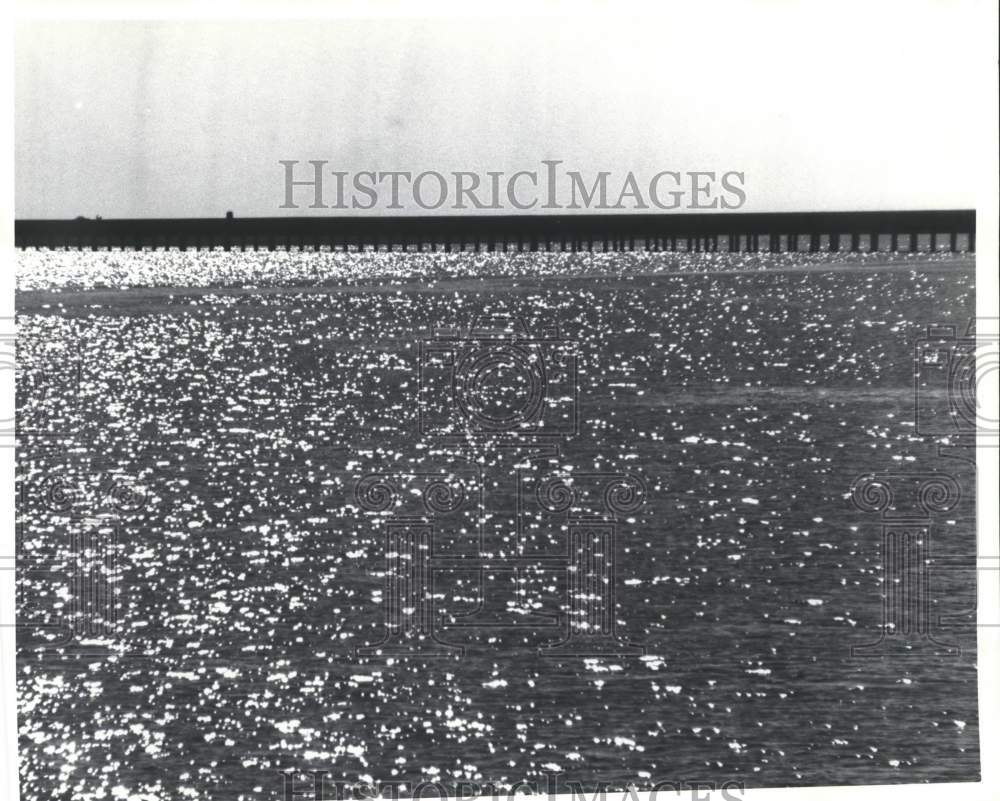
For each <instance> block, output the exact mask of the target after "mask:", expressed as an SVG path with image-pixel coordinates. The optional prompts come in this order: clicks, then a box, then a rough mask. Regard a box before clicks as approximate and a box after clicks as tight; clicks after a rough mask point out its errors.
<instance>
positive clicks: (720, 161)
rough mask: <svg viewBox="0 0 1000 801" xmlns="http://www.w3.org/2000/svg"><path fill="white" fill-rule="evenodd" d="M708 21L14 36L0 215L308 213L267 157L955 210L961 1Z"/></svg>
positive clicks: (773, 202) (972, 65) (972, 182)
mask: <svg viewBox="0 0 1000 801" xmlns="http://www.w3.org/2000/svg"><path fill="white" fill-rule="evenodd" d="M710 5H711V4H703V6H704V7H698V6H692V7H689V8H686V10H685V11H684V12H683V14H674V15H671V16H660V17H638V16H607V15H602V16H598V17H595V16H592V15H578V16H574V17H570V16H564V17H558V16H556V17H545V18H525V17H522V18H504V17H493V18H464V19H463V18H459V19H454V18H452V19H444V18H426V19H414V18H411V19H368V20H365V19H354V18H344V19H325V20H307V21H299V22H289V21H274V20H258V21H243V22H233V21H209V20H202V21H188V22H172V21H132V22H122V21H89V22H88V21H77V22H54V21H47V20H34V21H26V22H22V23H21V24H19V26H18V28H17V30H16V40H15V206H16V216H17V217H18V218H36V219H37V218H65V217H74V216H76V215H78V214H82V215H86V216H95V215H102V216H103V217H105V218H112V217H202V216H204V217H216V216H221V215H223V214H225V212H226V211H227V210H232V211H234V212H235V213H236V215H237V216H246V217H248V216H279V215H284V214H292V215H299V214H304V213H311V214H324V213H330V212H328V211H322V210H313V211H310V210H308V209H299V210H294V211H291V210H284V209H281V208H280V206H281V204H282V203H283V200H284V183H283V182H284V168H283V167H282V166H281V165H280V164H279V161H280V160H283V159H284V160H289V159H293V160H300V161H302V162H305V161H307V160H309V159H322V160H326V161H328V162H329V166H330V169H338V170H342V171H345V172H348V173H353V172H358V171H361V170H377V171H389V170H406V171H412V172H413V173H417V172H420V171H423V170H436V171H439V172H448V171H453V170H469V171H477V172H479V173H485V172H486V171H488V170H493V171H504V172H506V173H508V174H509V173H511V172H514V171H516V170H519V169H538V168H539V165H540V162H541V161H542V160H543V159H558V160H561V161H562V162H563V164H564V166H565V167H566V168H570V169H577V170H580V171H581V172H584V173H588V172H589V173H595V172H597V171H600V170H605V171H609V172H611V173H612V174H613V175H615V176H620V175H624V174H625V173H627V172H628V171H633V172H634V173H636V174H637V175H645V176H649V175H652V174H654V173H656V172H659V171H661V170H676V171H682V172H683V171H691V170H696V171H714V172H717V173H722V172H726V171H740V172H742V173H743V174H744V176H745V177H744V185H745V189H746V195H747V198H746V203H745V205H744V206H743V207H742V210H743V211H784V210H840V209H906V208H969V207H973V206H974V205H975V201H976V198H975V195H974V192H975V189H976V169H977V156H978V155H979V154H981V153H983V152H984V151H983V144H984V143H983V141H982V139H981V136H982V133H981V130H982V128H981V126H980V125H978V124H977V117H976V112H975V107H976V103H977V91H978V90H979V87H980V84H979V83H978V82H977V81H976V80H974V77H975V76H976V74H977V70H979V71H982V69H983V67H984V64H983V63H982V58H981V57H982V53H980V52H978V51H977V49H976V48H974V47H970V46H969V32H970V26H974V25H975V24H977V15H978V14H979V11H978V10H977V8H976V6H975V5H972V4H970V5H966V4H958V5H948V4H945V3H935V2H920V1H919V0H917V1H916V2H911V3H910V4H909V5H907V6H906V7H905V8H906V9H908V10H907V11H906V12H905V13H900V9H901V8H903V7H902V6H900V5H896V4H888V5H885V6H876V4H872V5H873V6H876V7H874V8H871V9H870V10H866V11H865V12H864V14H861V13H854V14H838V13H837V8H838V6H837V5H836V4H829V5H826V6H824V7H821V8H819V9H818V10H817V7H816V6H815V5H811V6H810V5H808V4H805V3H802V4H794V3H782V2H761V3H758V4H747V3H743V4H739V3H736V4H727V5H723V6H712V7H711V8H708V6H710ZM855 8H857V7H855ZM986 66H987V67H989V65H986ZM991 68H992V69H994V70H995V64H994V65H992V67H991ZM414 211H420V210H419V209H416V208H414V207H413V206H412V204H410V203H407V204H406V206H405V207H404V208H403V209H401V210H400V211H398V212H397V213H413V212H414ZM445 211H447V209H445ZM452 213H453V212H452Z"/></svg>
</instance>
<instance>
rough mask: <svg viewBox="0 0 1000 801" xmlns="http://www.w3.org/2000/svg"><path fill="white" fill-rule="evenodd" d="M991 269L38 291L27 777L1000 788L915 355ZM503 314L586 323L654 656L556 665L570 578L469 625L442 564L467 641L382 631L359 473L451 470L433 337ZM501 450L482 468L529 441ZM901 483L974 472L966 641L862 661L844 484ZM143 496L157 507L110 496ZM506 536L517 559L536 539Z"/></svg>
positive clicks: (942, 551)
mask: <svg viewBox="0 0 1000 801" xmlns="http://www.w3.org/2000/svg"><path fill="white" fill-rule="evenodd" d="M116 258H119V259H120V258H122V255H121V254H118V255H117V256H116ZM132 258H135V259H138V260H140V261H141V260H146V261H148V260H150V259H153V260H155V259H156V258H157V256H156V254H140V255H138V256H133V257H132ZM247 258H249V256H248V257H247ZM396 258H399V259H405V258H406V257H405V256H402V255H398V256H397V257H396ZM141 266H142V269H146V270H152V271H154V272H155V270H156V269H157V267H156V265H155V264H154V265H149V264H146V263H143V264H142V265H141ZM403 272H405V268H403ZM973 278H974V269H973V265H972V262H971V260H969V261H966V262H964V263H948V264H940V265H935V264H931V263H929V262H926V263H919V264H909V265H896V266H893V267H883V268H879V269H873V268H868V267H859V268H855V269H814V270H808V271H807V270H797V271H796V270H791V271H772V270H764V271H755V272H721V273H720V272H714V273H713V272H710V273H692V274H686V275H676V274H663V275H626V276H615V275H589V276H587V277H582V278H574V277H572V276H566V275H563V276H560V277H537V276H532V275H530V273H529V272H525V273H524V274H520V275H518V276H516V277H502V278H490V279H476V280H468V279H464V280H463V279H449V278H447V277H445V278H443V279H442V280H439V281H437V282H436V283H434V284H433V285H423V286H422V285H420V284H417V283H394V284H381V285H376V284H374V283H373V284H368V285H357V284H354V285H351V286H336V285H327V286H324V287H313V288H301V287H300V288H283V289H282V288H274V289H272V290H270V291H266V292H265V291H247V290H243V289H239V288H229V289H227V288H210V289H200V290H196V289H191V288H189V289H185V288H178V287H174V288H170V289H160V290H144V289H133V290H129V291H120V290H107V291H101V290H94V291H90V292H81V291H62V292H59V293H51V292H22V293H21V294H19V296H18V343H17V347H18V364H19V373H18V392H19V395H18V400H19V415H20V417H19V426H20V435H21V443H20V450H19V451H18V469H19V475H20V477H21V492H22V494H21V499H22V503H21V506H20V508H19V523H20V532H19V533H20V535H21V541H20V544H21V548H22V551H21V557H22V563H21V564H22V568H21V573H20V575H19V582H18V583H19V603H20V609H21V620H22V622H23V624H24V626H25V628H24V631H23V632H22V636H21V640H20V641H21V645H20V651H19V672H18V688H19V703H20V709H21V717H20V735H21V749H22V750H21V753H22V756H21V759H22V763H21V770H22V793H23V795H24V797H25V798H28V799H32V798H43V797H44V798H50V797H65V794H66V793H67V792H70V791H72V793H73V795H72V797H74V798H80V799H88V798H95V799H96V798H103V797H106V796H107V795H109V794H110V793H112V791H113V789H114V788H116V787H119V788H126V789H127V790H128V791H131V792H133V793H136V794H138V793H140V792H145V793H146V796H144V797H149V798H164V799H165V798H179V797H191V798H247V799H249V798H279V797H280V795H281V788H282V784H281V778H280V776H279V775H278V773H277V771H278V770H279V769H293V770H307V769H326V770H328V771H329V772H330V777H331V779H333V780H335V779H344V780H346V781H351V782H356V781H371V780H375V781H380V780H399V781H407V782H411V783H413V782H419V781H421V780H436V781H440V782H444V783H446V784H450V783H454V782H456V781H459V780H472V781H477V782H479V783H496V784H502V783H508V784H509V783H512V782H515V781H518V780H525V779H527V780H540V779H541V778H542V777H543V776H544V775H545V774H546V773H551V772H553V771H561V772H563V773H564V774H565V777H566V778H569V779H570V780H575V781H579V782H582V783H584V784H585V785H588V784H593V783H595V782H598V781H604V782H608V783H611V784H614V785H616V786H623V785H624V784H625V783H627V782H629V781H632V782H635V783H637V784H642V783H644V782H645V783H647V784H648V783H651V782H655V781H674V782H683V781H688V782H694V781H715V782H716V783H717V784H719V783H721V782H723V781H726V780H735V781H741V782H744V783H745V784H746V785H747V786H759V785H764V786H782V785H796V784H800V785H815V784H844V783H852V784H853V783H886V782H912V781H945V780H948V781H956V780H973V779H975V778H976V777H977V776H978V773H979V751H978V725H977V713H976V669H975V636H974V627H973V625H972V624H974V616H973V613H971V612H969V611H968V610H970V609H972V608H973V607H974V603H975V583H974V554H975V525H974V522H975V521H974V505H975V504H974V501H975V498H974V487H975V484H974V476H973V473H972V471H971V469H970V467H969V465H967V464H965V463H963V462H961V461H959V460H955V459H948V458H945V457H943V456H941V455H939V454H938V450H937V444H938V443H936V442H934V441H932V440H929V439H927V438H925V437H921V436H918V434H917V432H916V431H915V428H914V426H913V404H914V395H913V347H914V343H915V342H916V340H917V339H918V338H919V337H920V336H921V335H922V333H923V331H924V329H925V328H926V326H927V325H928V324H932V323H950V324H953V325H956V326H958V327H959V330H964V329H965V325H966V323H967V321H968V319H969V317H970V316H971V315H973V314H974V307H975V303H974V287H973ZM237 283H238V282H237ZM50 288H51V287H50ZM484 315H489V316H493V317H496V316H500V317H506V318H520V319H523V320H524V321H525V322H526V323H527V324H528V325H529V326H531V327H532V328H533V329H534V330H538V329H540V328H541V327H544V326H546V325H554V324H557V325H558V327H559V329H560V334H561V336H562V337H563V338H564V339H565V340H567V341H570V342H572V343H575V345H574V347H575V349H576V352H577V354H578V359H579V377H578V386H579V400H578V404H577V408H578V417H579V429H580V431H579V433H578V434H577V435H576V436H574V437H570V438H568V439H565V440H564V441H561V442H562V445H561V452H560V454H559V459H558V460H557V461H558V462H562V464H561V465H558V468H559V469H561V470H564V471H567V472H577V473H580V472H587V471H591V472H601V471H611V472H618V471H626V472H630V473H635V474H637V475H640V476H641V477H642V479H643V481H644V483H645V486H646V490H647V496H646V503H645V504H644V505H643V506H642V507H641V508H639V509H638V511H636V512H635V513H634V514H633V515H632V516H631V517H629V518H628V520H626V521H622V524H621V530H620V536H619V537H618V540H617V545H616V560H617V565H616V570H617V574H616V578H615V584H616V593H617V605H616V608H615V615H614V617H615V619H616V620H617V630H618V635H619V638H620V639H621V640H622V641H628V642H631V643H633V644H637V645H640V646H642V647H643V648H644V649H645V655H644V656H639V655H635V654H634V655H628V654H624V653H618V654H615V653H612V654H607V655H604V656H600V657H584V656H572V655H569V656H562V657H559V656H544V655H542V653H541V652H540V651H539V650H538V649H539V646H544V645H546V644H551V643H553V642H556V641H558V640H560V638H561V637H562V630H561V629H560V627H559V626H552V625H543V623H545V622H546V620H548V621H549V622H551V620H552V619H554V618H552V617H551V616H555V615H557V614H558V613H559V612H560V610H563V611H564V609H563V606H564V600H563V599H564V598H565V597H566V591H567V589H566V576H565V574H564V572H563V571H561V570H559V569H546V568H544V567H539V568H538V569H537V570H532V569H529V570H526V571H524V572H523V573H522V574H521V575H519V576H515V574H513V573H510V572H504V571H503V570H501V569H496V570H487V571H486V572H487V575H486V576H485V577H484V587H485V589H484V590H483V592H484V593H485V594H486V595H488V596H491V597H496V598H499V599H501V600H500V601H498V602H497V603H498V604H499V607H498V609H499V613H500V614H499V617H498V619H499V620H501V621H503V620H507V621H508V622H509V621H510V619H511V614H507V615H506V617H505V616H504V613H511V612H519V613H521V614H525V615H526V617H524V618H522V619H521V625H520V626H517V627H509V626H508V627H504V626H498V627H494V626H473V627H461V626H457V625H455V624H456V622H457V621H460V620H462V619H463V618H462V616H463V615H466V614H469V613H471V612H474V611H475V610H476V609H477V605H478V603H479V600H480V597H479V589H478V572H477V571H475V570H471V569H469V568H465V567H462V566H461V565H459V566H457V567H456V566H451V567H449V568H448V569H442V570H441V571H440V572H439V575H438V576H437V583H436V584H435V597H436V608H435V611H434V621H435V627H436V629H437V633H438V637H439V639H440V640H441V641H442V642H444V643H447V644H449V645H451V646H462V647H463V648H464V652H462V653H461V655H460V656H459V655H457V653H458V652H457V651H453V652H452V653H451V655H446V656H444V657H436V658H428V657H423V656H406V657H396V658H387V657H386V656H384V655H383V656H359V655H358V649H359V648H363V647H364V646H366V645H371V644H374V643H377V642H379V641H380V640H381V638H382V636H383V625H382V621H383V613H384V609H383V605H384V602H385V598H384V586H383V585H384V581H383V575H384V570H385V566H384V565H385V562H384V560H385V553H384V552H385V543H384V539H383V537H384V534H383V530H382V529H380V528H379V519H378V516H377V515H371V514H369V513H366V512H365V510H364V509H363V508H361V506H360V505H359V503H358V501H357V498H356V497H355V494H354V487H355V482H356V481H357V478H358V477H359V476H360V475H363V474H365V473H366V472H371V471H380V472H391V473H396V474H412V473H420V472H421V471H432V470H440V469H441V465H442V464H446V465H447V467H446V469H447V470H455V469H457V468H455V467H454V463H453V461H452V462H449V461H448V456H447V454H446V453H445V450H446V448H444V447H443V446H441V445H440V443H437V442H435V441H431V440H429V439H428V438H427V437H426V436H421V434H420V431H419V425H418V424H419V420H418V402H417V401H418V397H417V391H418V370H419V365H420V358H421V357H420V352H421V351H420V343H421V342H422V341H423V340H426V339H427V338H428V336H429V335H430V332H432V330H433V329H435V328H439V327H442V326H453V327H459V328H462V327H467V326H469V325H470V324H471V323H472V322H473V321H474V320H475V319H477V318H481V317H483V316H484ZM474 451H475V457H476V458H480V459H481V463H480V464H479V467H480V469H481V470H482V471H483V472H484V474H485V475H487V476H491V475H501V474H502V473H503V471H504V470H506V469H507V468H508V467H510V464H511V463H510V462H505V461H504V459H506V458H515V460H516V457H510V455H509V454H508V455H507V456H504V452H503V451H502V450H498V449H496V448H490V447H485V446H477V449H474ZM491 471H492V472H491ZM879 471H894V472H907V471H914V472H925V473H926V472H947V473H950V474H952V475H954V476H955V478H956V481H957V482H958V483H959V484H960V486H961V487H962V489H963V490H964V493H963V497H962V499H961V501H960V502H959V503H958V505H957V506H955V508H954V509H952V510H950V511H949V512H948V513H947V514H944V515H942V516H940V518H939V519H936V520H935V522H934V526H935V528H934V532H933V534H934V537H935V541H934V551H933V553H934V555H935V562H934V565H933V568H934V569H933V573H932V576H933V580H932V596H931V597H932V608H933V615H934V619H935V620H937V617H938V615H939V614H940V615H947V616H949V617H948V621H947V622H946V624H945V623H942V624H941V629H940V631H939V632H938V637H939V639H940V640H941V641H947V642H948V643H950V644H955V645H959V646H961V649H962V652H961V654H960V655H951V656H942V655H940V654H936V653H931V652H929V651H927V652H920V653H919V654H917V655H916V656H914V655H909V656H901V655H899V654H894V655H890V656H886V657H880V658H858V657H852V654H851V647H852V646H857V645H862V644H864V643H868V642H871V641H873V640H876V639H878V636H879V632H880V627H881V623H882V605H881V604H882V600H881V593H882V589H883V586H882V583H881V575H882V574H881V571H880V566H881V565H880V555H879V546H880V529H879V521H878V516H877V515H875V516H873V515H870V514H865V513H863V512H861V511H859V510H858V509H857V508H856V507H855V506H853V505H852V503H851V501H850V498H849V493H850V487H851V484H852V482H853V481H854V479H855V478H856V477H858V476H860V475H862V474H865V473H869V472H879ZM56 485H58V487H59V491H58V492H51V491H50V490H52V488H53V487H54V486H56ZM114 486H127V487H129V488H130V489H131V491H132V494H127V493H126V496H123V498H124V502H123V503H120V504H119V505H118V507H117V511H114V513H111V512H109V509H111V508H112V507H113V505H114V504H112V505H111V506H109V505H108V500H107V499H108V498H109V497H112V496H111V495H109V490H108V488H109V487H114ZM46 492H49V494H48V495H46V494H45V493H46ZM112 500H114V498H112ZM53 501H54V502H53ZM512 503H513V496H510V497H505V496H502V497H501V501H500V502H499V503H498V506H497V508H498V509H499V510H500V511H503V510H505V509H506V510H509V509H510V508H511V507H510V504H512ZM115 522H117V523H118V524H119V528H118V534H117V540H116V544H115V545H113V546H111V547H110V548H109V549H108V551H109V552H113V553H114V554H115V557H116V560H115V564H116V572H117V576H118V579H117V582H116V586H117V589H118V594H119V597H118V602H117V606H116V609H117V613H116V614H117V620H116V622H115V624H114V626H113V631H111V632H107V631H104V630H103V629H101V628H100V627H98V629H95V630H94V631H90V632H85V633H84V634H83V635H81V634H80V633H79V632H77V633H76V635H75V636H73V637H72V638H71V639H70V641H69V642H66V640H67V638H69V635H68V634H67V632H66V629H65V624H66V621H67V616H68V615H69V614H70V613H71V612H72V610H73V609H74V608H76V607H74V603H77V602H76V601H75V600H74V598H75V597H76V594H78V593H79V592H81V590H80V587H79V585H74V584H73V583H72V574H73V571H72V570H71V569H70V567H68V565H71V564H72V558H73V557H72V552H71V550H72V548H71V541H72V540H73V535H74V532H76V533H77V534H79V532H81V531H84V530H94V531H103V532H104V534H102V535H101V536H104V537H105V538H107V537H109V536H110V534H108V532H109V531H110V530H111V529H112V528H113V526H114V523H115ZM466 522H468V523H469V526H470V528H474V521H473V520H472V518H467V520H466ZM490 531H491V534H490V536H489V537H488V538H487V539H488V542H487V549H488V550H489V551H490V552H491V553H493V554H494V555H496V554H501V553H511V552H512V551H513V550H514V549H515V547H516V546H515V543H514V539H513V535H512V534H511V532H510V530H508V529H504V528H503V526H497V527H495V528H493V529H490ZM467 533H468V532H467V531H466V532H465V533H463V531H462V527H461V526H459V527H458V528H456V529H454V530H452V531H451V534H450V535H449V538H447V539H446V540H444V541H442V543H441V544H440V548H441V549H442V553H445V554H446V555H447V554H458V555H460V554H461V553H463V552H464V551H463V548H465V547H466V546H467V542H466V541H464V540H463V537H464V536H465V534H467ZM529 533H530V537H529V539H530V541H529V543H528V544H529V547H530V548H532V549H534V550H532V553H537V554H542V555H549V556H551V555H553V554H556V555H558V553H561V552H563V551H561V550H560V549H562V548H564V547H565V546H563V545H562V544H561V540H560V536H561V535H560V534H559V533H558V532H557V531H556V532H552V531H548V530H537V529H529ZM103 541H110V540H107V539H105V540H103ZM94 547H96V546H94ZM466 550H467V548H466ZM27 567H31V568H32V569H34V570H36V571H38V572H28V570H27ZM41 571H50V572H41ZM503 599H506V600H503ZM511 599H514V600H511ZM487 611H489V610H487ZM547 616H549V617H547ZM535 624H537V625H535ZM60 626H63V628H60Z"/></svg>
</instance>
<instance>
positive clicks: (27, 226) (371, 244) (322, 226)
mask: <svg viewBox="0 0 1000 801" xmlns="http://www.w3.org/2000/svg"><path fill="white" fill-rule="evenodd" d="M14 240H15V244H16V246H17V247H20V248H71V249H93V250H99V249H104V248H131V249H141V248H174V247H176V248H180V249H182V250H186V249H191V248H196V249H202V248H218V247H221V248H225V249H226V250H234V249H235V250H248V249H253V250H260V249H264V250H279V249H280V250H285V249H289V250H290V249H298V248H303V249H316V250H319V249H320V248H332V249H335V250H355V249H367V248H375V249H385V250H388V249H407V250H418V251H419V250H431V249H443V250H445V251H449V252H450V251H462V250H464V251H469V250H474V251H488V252H498V251H513V252H523V251H546V250H563V251H625V250H654V251H674V250H687V251H706V252H711V251H719V250H725V251H729V252H735V251H739V252H756V251H761V250H768V251H772V252H778V251H797V250H807V251H812V252H820V251H832V252H836V251H842V250H850V251H874V250H879V249H888V250H891V251H897V250H900V249H903V250H909V251H917V250H938V249H941V248H945V247H946V248H948V249H949V250H952V251H959V250H963V251H969V252H974V251H975V249H976V215H975V212H974V211H972V210H968V209H965V210H944V211H850V212H792V213H783V212H782V213H766V214H743V213H727V214H580V215H578V214H572V215H569V214H565V215H544V216H542V215H535V216H527V215H509V216H485V215H478V216H463V217H442V216H433V217H246V218H240V217H234V216H232V214H231V213H230V214H227V215H226V217H220V218H217V219H206V218H200V219H193V218H173V219H117V220H115V219H106V220H105V219H100V218H97V219H86V218H77V219H75V220H16V221H15V223H14Z"/></svg>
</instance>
